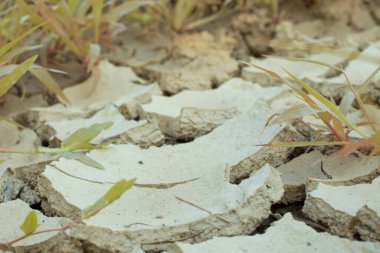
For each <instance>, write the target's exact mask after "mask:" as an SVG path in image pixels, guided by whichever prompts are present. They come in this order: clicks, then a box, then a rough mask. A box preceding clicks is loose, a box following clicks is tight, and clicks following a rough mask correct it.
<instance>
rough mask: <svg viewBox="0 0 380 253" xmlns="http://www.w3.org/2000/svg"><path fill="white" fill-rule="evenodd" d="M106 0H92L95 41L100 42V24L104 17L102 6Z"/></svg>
mask: <svg viewBox="0 0 380 253" xmlns="http://www.w3.org/2000/svg"><path fill="white" fill-rule="evenodd" d="M103 3H104V0H91V4H92V15H93V16H94V29H95V35H94V36H95V42H96V43H99V34H100V33H99V26H100V20H101V18H102V8H103Z"/></svg>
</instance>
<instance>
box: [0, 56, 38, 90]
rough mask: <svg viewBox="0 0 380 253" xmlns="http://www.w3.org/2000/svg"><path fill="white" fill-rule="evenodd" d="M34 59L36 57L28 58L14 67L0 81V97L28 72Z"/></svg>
mask: <svg viewBox="0 0 380 253" xmlns="http://www.w3.org/2000/svg"><path fill="white" fill-rule="evenodd" d="M36 59H37V55H36V56H32V57H30V58H29V59H27V60H25V61H24V62H22V63H21V64H19V65H18V66H17V67H15V68H14V69H13V70H12V72H10V73H9V74H8V75H6V76H4V77H2V78H1V79H0V97H2V96H3V95H4V94H5V93H6V92H7V91H8V90H9V89H10V88H12V86H13V85H14V84H15V83H16V82H17V81H18V80H19V79H20V78H21V77H22V76H23V75H24V74H25V73H26V72H27V71H28V70H29V68H30V67H31V66H32V65H33V63H34V62H35V60H36Z"/></svg>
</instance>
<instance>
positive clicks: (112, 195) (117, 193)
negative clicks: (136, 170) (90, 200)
mask: <svg viewBox="0 0 380 253" xmlns="http://www.w3.org/2000/svg"><path fill="white" fill-rule="evenodd" d="M135 182H136V178H133V179H130V180H128V181H127V180H125V179H122V180H120V181H119V182H117V183H116V184H114V185H113V186H112V187H111V189H109V190H108V191H107V193H106V194H105V195H104V196H103V197H101V198H100V199H98V200H97V201H96V202H95V203H94V204H93V205H91V206H89V207H87V208H85V209H83V210H82V213H81V216H82V218H83V219H88V218H90V217H91V216H94V215H95V214H97V213H98V212H99V211H100V210H102V209H103V208H105V207H106V206H108V205H109V204H111V203H112V202H114V201H115V200H117V199H118V198H120V197H121V196H122V195H123V193H124V192H126V191H127V190H128V189H130V188H131V187H132V186H133V185H134V184H135Z"/></svg>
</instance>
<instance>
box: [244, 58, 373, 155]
mask: <svg viewBox="0 0 380 253" xmlns="http://www.w3.org/2000/svg"><path fill="white" fill-rule="evenodd" d="M287 59H289V60H294V61H302V59H300V58H287ZM304 62H307V63H313V64H319V65H322V66H326V67H330V68H332V69H334V70H337V71H339V72H341V73H343V75H344V76H345V77H346V80H347V82H348V85H349V87H350V89H351V91H352V93H353V97H354V98H355V99H356V101H357V103H358V105H359V109H360V111H361V112H362V114H363V115H364V117H365V118H366V119H365V120H364V121H362V122H358V123H356V124H355V123H353V122H352V121H351V120H349V119H348V118H347V116H346V115H345V112H344V111H343V110H342V109H341V108H340V107H339V106H337V105H336V104H335V103H334V101H333V100H331V101H330V100H328V99H327V98H325V97H324V96H322V95H321V94H320V93H319V92H318V91H316V90H315V89H313V88H312V87H311V86H309V85H308V84H307V83H305V82H304V81H302V80H300V79H298V78H297V77H296V76H294V75H293V74H292V73H290V72H289V71H287V70H285V69H284V71H285V73H286V74H287V75H288V76H289V77H290V80H293V81H294V82H295V83H296V84H297V85H298V86H300V87H301V88H302V89H299V88H298V87H297V86H295V85H294V84H293V83H292V82H291V81H289V80H288V79H286V78H283V77H281V76H280V75H278V74H277V73H275V72H273V71H270V70H268V69H265V68H262V67H260V66H257V65H254V64H249V65H251V66H253V67H255V68H257V69H260V70H262V71H264V72H266V73H267V74H269V75H270V76H272V77H273V78H276V79H278V80H281V81H283V82H284V83H285V84H287V85H288V86H289V87H290V88H291V89H292V90H293V92H294V93H295V94H296V95H297V96H298V97H299V98H300V99H301V100H302V101H303V104H301V105H295V106H293V107H291V108H289V109H287V110H286V111H285V112H284V113H282V114H280V115H277V117H271V118H270V119H269V120H268V122H267V126H268V125H271V124H274V123H280V122H283V121H288V120H290V119H294V118H296V117H303V116H305V115H313V116H314V117H315V118H317V119H319V120H321V121H322V122H323V124H324V125H325V126H326V129H317V130H316V132H318V133H319V134H320V135H322V136H324V137H326V138H327V139H328V141H310V142H271V143H269V144H264V146H270V147H301V146H303V147H304V146H339V147H341V148H340V150H339V151H338V153H339V154H341V155H348V154H350V153H352V152H356V151H358V150H362V151H363V150H367V151H369V154H368V157H371V156H374V155H377V154H379V153H380V120H379V117H378V116H377V117H375V114H379V111H378V110H376V109H374V108H373V107H371V106H370V105H366V104H364V103H363V101H362V99H361V93H363V92H364V91H365V90H366V88H367V86H368V84H369V83H370V81H371V79H372V78H373V77H374V76H375V75H376V74H377V73H378V72H379V71H380V67H379V68H377V69H376V70H375V71H374V72H373V73H372V74H371V75H370V76H369V77H368V79H367V80H366V81H365V82H364V83H363V84H362V85H361V86H360V87H359V89H356V88H355V87H354V86H353V85H352V84H351V83H350V82H349V80H348V78H347V75H346V73H345V72H344V70H343V69H342V68H337V67H335V66H331V65H329V64H327V63H323V62H317V61H309V60H305V61H304ZM352 102H353V101H350V102H348V103H349V105H351V104H352ZM289 115H290V116H289ZM364 125H369V126H370V127H371V128H372V133H371V134H368V133H363V132H362V130H361V129H360V127H361V126H364ZM352 131H354V132H356V133H357V134H358V135H359V136H360V137H359V138H351V136H350V133H351V132H352ZM326 138H325V139H326Z"/></svg>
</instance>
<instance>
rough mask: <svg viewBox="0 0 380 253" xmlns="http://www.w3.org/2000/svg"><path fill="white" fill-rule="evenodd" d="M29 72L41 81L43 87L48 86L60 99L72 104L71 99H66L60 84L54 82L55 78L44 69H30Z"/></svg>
mask: <svg viewBox="0 0 380 253" xmlns="http://www.w3.org/2000/svg"><path fill="white" fill-rule="evenodd" d="M29 72H30V73H31V74H32V75H33V76H35V77H36V78H37V79H38V80H40V82H41V83H43V85H45V86H46V88H48V89H49V90H50V91H51V92H53V93H54V94H56V95H57V96H58V97H60V98H61V99H62V100H63V101H65V102H66V103H67V104H70V101H69V99H68V98H67V97H66V95H65V93H63V91H62V89H61V87H60V86H59V84H58V83H57V82H56V81H55V80H54V78H53V77H52V76H51V75H50V73H49V72H48V71H47V70H46V69H44V68H33V67H32V68H30V69H29Z"/></svg>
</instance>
